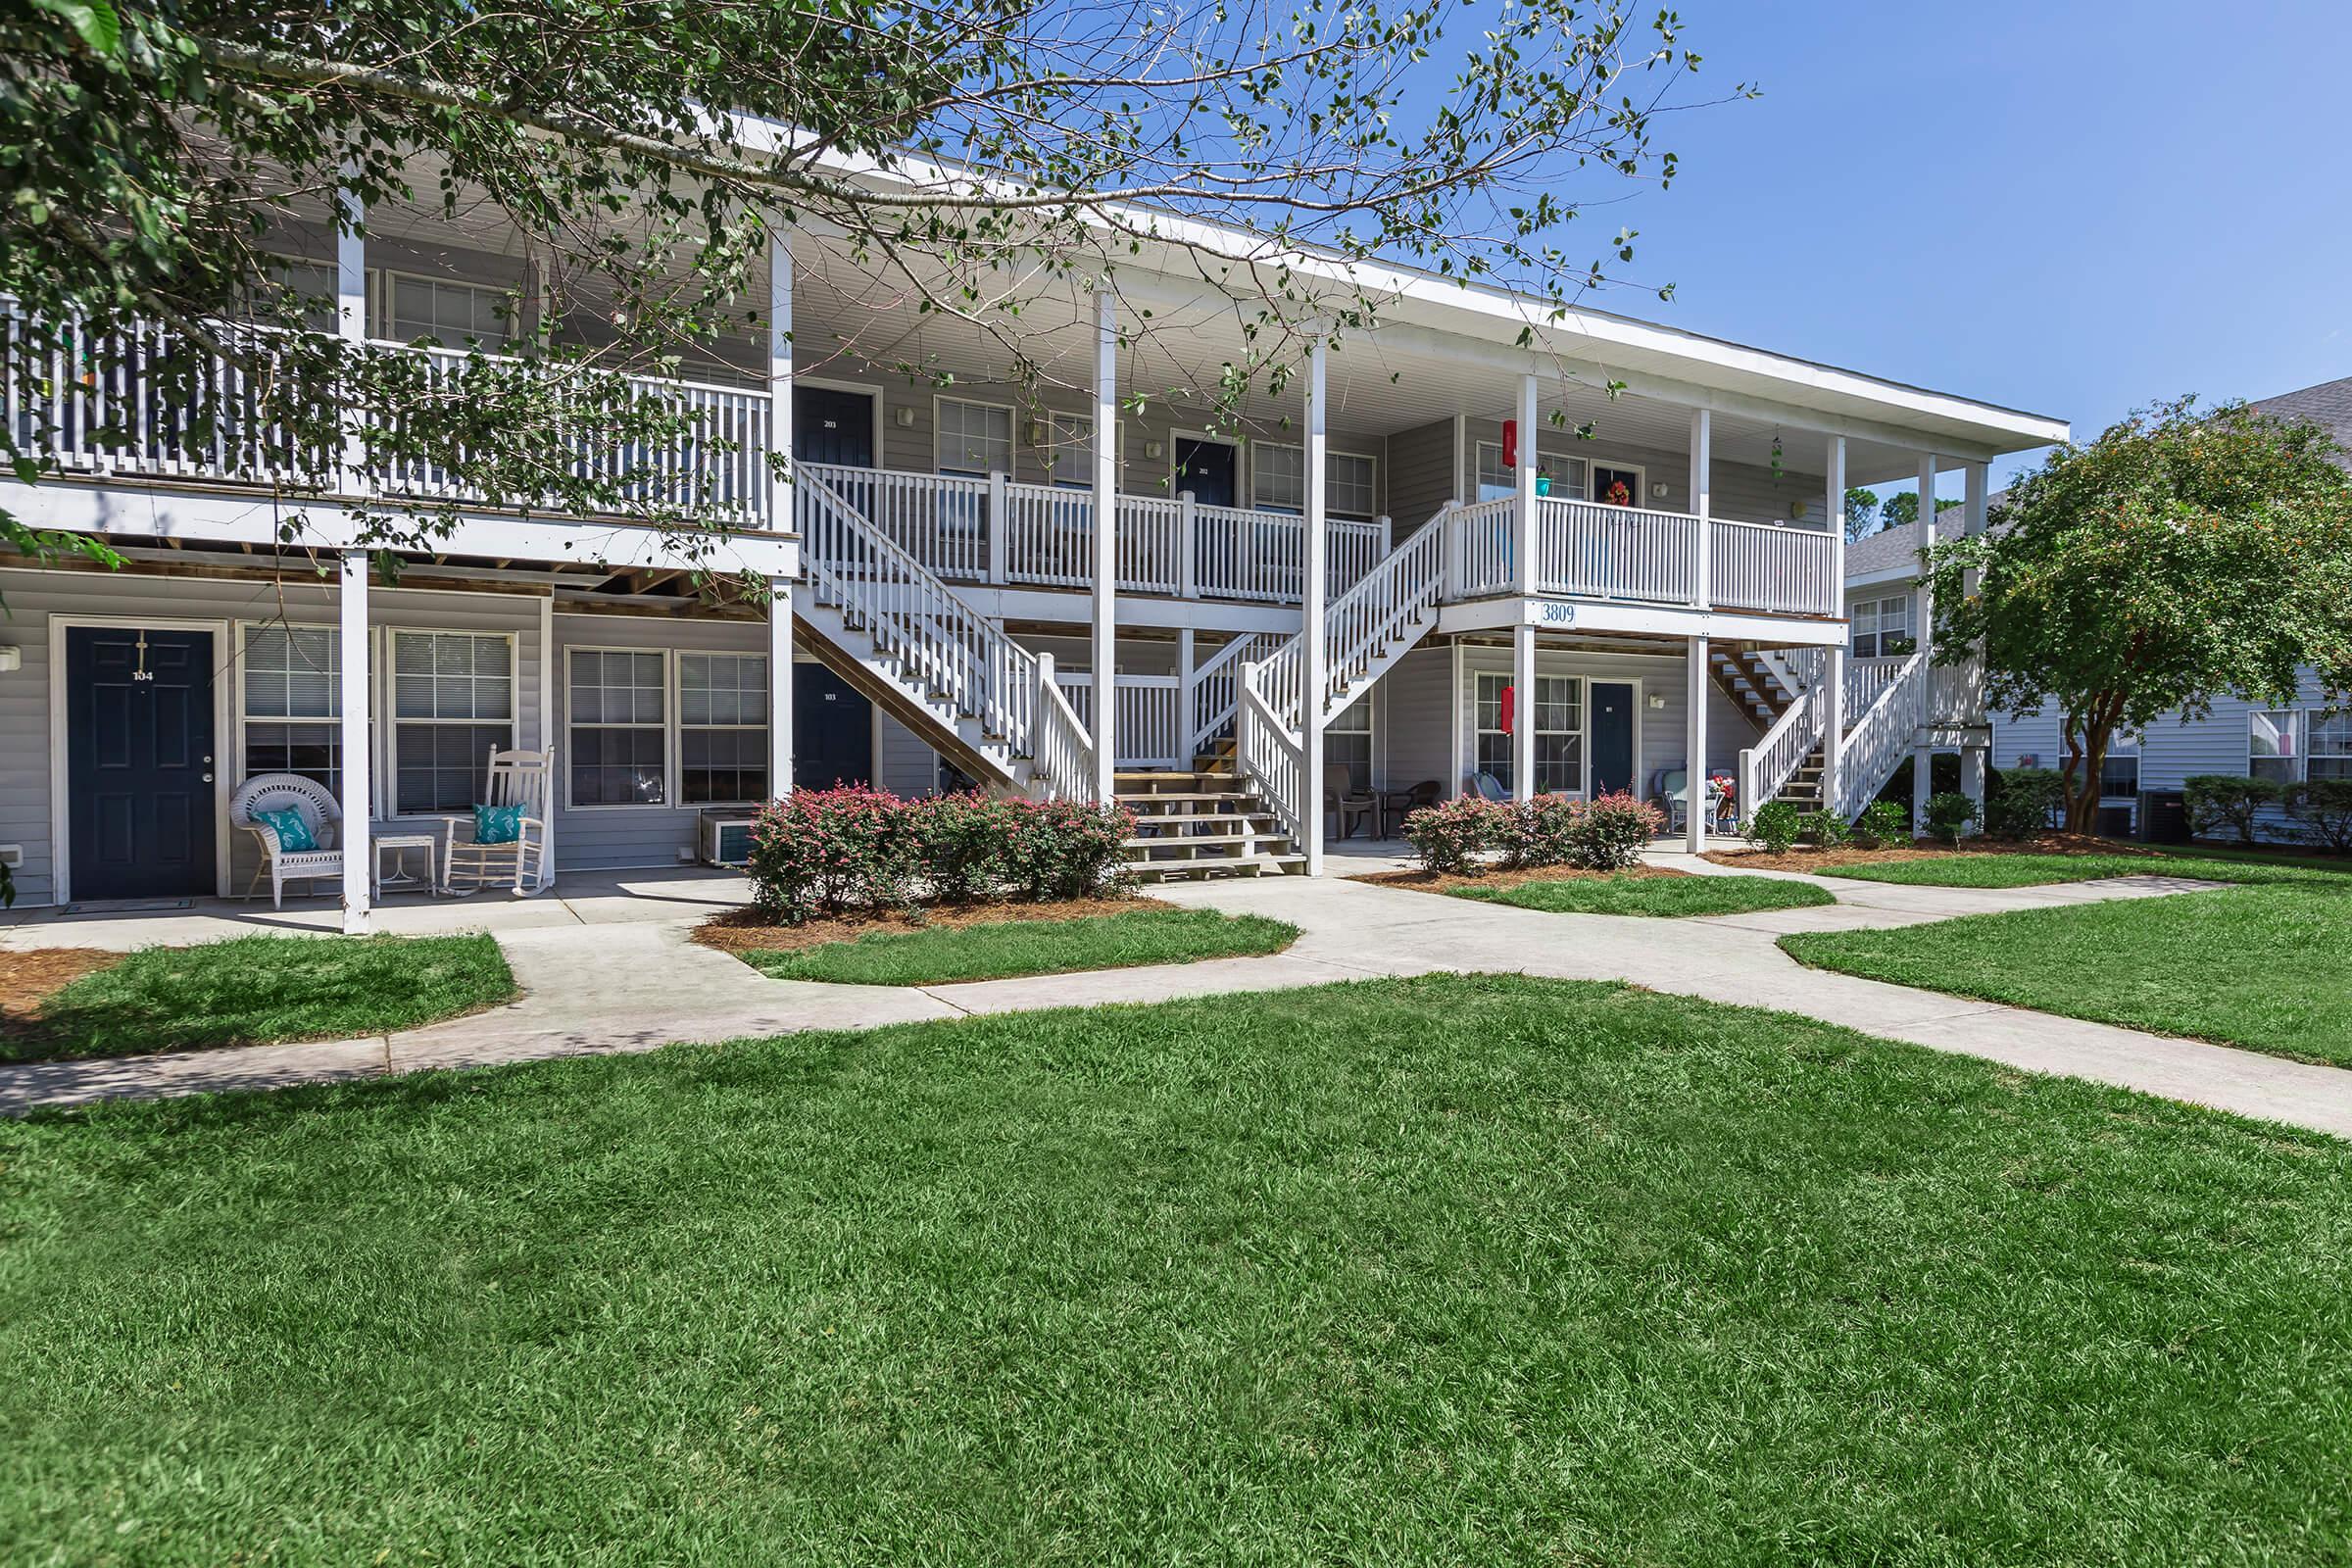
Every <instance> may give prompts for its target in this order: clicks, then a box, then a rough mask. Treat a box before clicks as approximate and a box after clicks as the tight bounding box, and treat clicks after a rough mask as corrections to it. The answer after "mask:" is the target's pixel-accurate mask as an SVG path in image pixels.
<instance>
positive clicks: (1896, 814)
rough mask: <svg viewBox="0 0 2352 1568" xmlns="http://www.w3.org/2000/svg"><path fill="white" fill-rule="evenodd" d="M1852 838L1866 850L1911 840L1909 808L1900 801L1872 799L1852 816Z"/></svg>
mask: <svg viewBox="0 0 2352 1568" xmlns="http://www.w3.org/2000/svg"><path fill="white" fill-rule="evenodd" d="M1853 839H1854V842H1855V843H1856V844H1859V845H1861V846H1862V848H1864V849H1866V850H1883V849H1885V848H1887V846H1888V845H1890V844H1909V843H1910V842H1911V808H1909V807H1908V806H1905V805H1903V804H1902V803H1901V802H1900V801H1873V802H1871V803H1870V804H1869V805H1868V806H1865V807H1864V808H1862V814H1861V815H1859V816H1857V817H1855V818H1854V827H1853Z"/></svg>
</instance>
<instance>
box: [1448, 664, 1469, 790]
mask: <svg viewBox="0 0 2352 1568" xmlns="http://www.w3.org/2000/svg"><path fill="white" fill-rule="evenodd" d="M1446 671H1447V674H1448V676H1449V679H1448V681H1447V683H1446V691H1447V692H1448V694H1449V695H1448V696H1447V698H1446V722H1447V723H1448V724H1449V725H1450V726H1451V728H1450V729H1448V730H1447V732H1446V733H1447V735H1448V737H1449V739H1448V741H1447V749H1446V765H1447V766H1448V767H1450V768H1451V769H1452V770H1453V771H1452V773H1451V775H1450V776H1449V777H1447V779H1446V799H1447V800H1449V801H1458V800H1460V799H1461V798H1462V787H1463V784H1464V782H1465V781H1466V779H1467V777H1468V775H1469V771H1470V765H1469V758H1468V757H1467V756H1466V755H1465V754H1464V748H1465V747H1466V746H1467V744H1468V739H1467V737H1466V736H1464V735H1463V733H1462V681H1463V678H1464V671H1463V664H1462V645H1461V641H1460V640H1459V639H1458V638H1457V639H1456V640H1455V641H1454V644H1453V647H1452V649H1451V651H1450V652H1449V654H1448V655H1447V662H1446Z"/></svg>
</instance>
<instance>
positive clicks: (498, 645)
mask: <svg viewBox="0 0 2352 1568" xmlns="http://www.w3.org/2000/svg"><path fill="white" fill-rule="evenodd" d="M391 635H392V800H393V809H394V810H396V811H398V812H399V813H400V814H401V815H404V816H409V815H444V814H452V813H459V812H465V811H469V810H471V809H473V806H474V803H475V801H476V800H477V799H478V797H479V794H480V791H481V788H482V783H483V780H484V779H485V778H486V777H487V774H488V768H489V761H490V753H491V752H492V751H505V750H509V749H511V748H513V746H514V745H515V639H514V638H513V637H511V636H509V635H508V634H507V633H505V632H465V631H395V632H393V633H392V634H391Z"/></svg>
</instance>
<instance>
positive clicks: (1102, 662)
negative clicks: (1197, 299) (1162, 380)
mask: <svg viewBox="0 0 2352 1568" xmlns="http://www.w3.org/2000/svg"><path fill="white" fill-rule="evenodd" d="M1114 303H1115V302H1114V301H1113V300H1112V299H1111V294H1110V279H1109V278H1107V277H1104V278H1100V279H1098V280H1097V281H1096V284H1095V566H1094V571H1095V625H1094V683H1095V690H1094V700H1095V709H1094V721H1095V722H1094V731H1095V799H1096V800H1098V801H1101V802H1104V803H1107V802H1108V801H1109V800H1110V798H1111V794H1112V785H1113V782H1114V781H1113V779H1112V777H1111V774H1112V772H1113V766H1112V759H1113V758H1114V757H1116V756H1117V755H1118V753H1117V737H1116V736H1115V735H1114V734H1113V725H1112V715H1113V714H1115V713H1116V712H1117V711H1118V707H1119V704H1118V696H1119V690H1118V687H1119V655H1118V642H1117V638H1118V623H1117V614H1118V585H1119V450H1118V428H1119V331H1118V320H1117V318H1116V317H1115V316H1114V314H1113V310H1114Z"/></svg>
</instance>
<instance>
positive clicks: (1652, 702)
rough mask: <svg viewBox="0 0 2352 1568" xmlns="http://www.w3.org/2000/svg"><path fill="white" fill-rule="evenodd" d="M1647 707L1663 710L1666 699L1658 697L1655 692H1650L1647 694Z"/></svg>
mask: <svg viewBox="0 0 2352 1568" xmlns="http://www.w3.org/2000/svg"><path fill="white" fill-rule="evenodd" d="M1649 706H1650V707H1652V708H1664V707H1665V706H1666V699H1665V698H1663V697H1660V696H1659V695H1658V694H1657V693H1656V692H1651V693H1650V694H1649Z"/></svg>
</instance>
